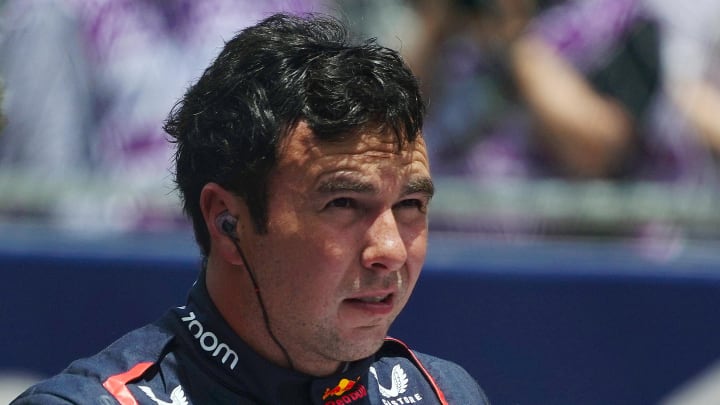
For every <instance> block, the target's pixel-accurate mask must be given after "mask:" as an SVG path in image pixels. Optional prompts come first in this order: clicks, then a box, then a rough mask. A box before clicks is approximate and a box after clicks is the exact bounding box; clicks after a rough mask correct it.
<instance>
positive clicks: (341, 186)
mask: <svg viewBox="0 0 720 405" xmlns="http://www.w3.org/2000/svg"><path fill="white" fill-rule="evenodd" d="M317 190H318V191H319V192H321V193H343V192H353V193H367V194H377V193H378V190H377V188H376V187H375V186H374V185H372V184H369V183H366V182H362V181H357V180H353V179H348V178H333V179H329V180H327V181H323V182H322V183H320V184H319V186H318V188H317ZM415 193H422V194H425V195H427V196H428V197H432V196H433V195H434V194H435V185H434V184H433V182H432V180H431V179H430V178H429V177H422V178H419V179H414V180H412V181H410V182H409V183H408V184H407V185H406V186H405V188H404V189H403V193H402V195H409V194H415Z"/></svg>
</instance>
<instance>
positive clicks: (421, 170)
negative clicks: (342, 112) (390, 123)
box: [277, 122, 430, 177]
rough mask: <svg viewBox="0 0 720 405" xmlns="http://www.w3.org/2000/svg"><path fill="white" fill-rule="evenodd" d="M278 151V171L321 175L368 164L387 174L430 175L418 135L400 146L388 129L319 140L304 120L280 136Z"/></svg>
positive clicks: (357, 169) (358, 168) (366, 166)
mask: <svg viewBox="0 0 720 405" xmlns="http://www.w3.org/2000/svg"><path fill="white" fill-rule="evenodd" d="M278 151H279V153H278V165H277V169H278V170H279V171H283V170H297V171H300V172H302V173H304V174H307V175H311V176H312V175H316V176H321V175H323V174H327V173H332V172H342V171H348V170H349V171H354V170H356V171H362V170H364V169H367V168H368V167H371V168H373V170H380V171H386V172H388V174H396V175H400V174H405V175H408V176H412V175H417V176H425V177H429V175H430V173H429V162H428V156H427V150H426V147H425V143H424V141H423V139H422V137H418V138H417V139H416V141H415V142H412V143H406V144H404V145H403V147H402V148H398V146H397V139H396V137H395V135H394V134H392V133H376V132H361V133H359V134H356V135H354V136H350V137H348V139H345V140H342V141H321V140H319V139H317V138H316V137H315V136H314V135H313V133H312V130H310V128H309V127H308V126H307V124H306V123H305V122H300V123H299V124H298V125H297V127H296V128H294V129H293V130H292V131H291V132H290V133H289V134H288V136H287V137H285V139H283V141H282V142H281V144H280V147H279V150H278ZM296 174H301V173H296Z"/></svg>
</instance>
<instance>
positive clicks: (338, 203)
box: [325, 197, 357, 208]
mask: <svg viewBox="0 0 720 405" xmlns="http://www.w3.org/2000/svg"><path fill="white" fill-rule="evenodd" d="M356 206H357V204H356V203H355V200H353V199H352V198H347V197H341V198H336V199H334V200H332V201H330V202H329V203H327V205H326V206H325V207H326V208H355V207H356Z"/></svg>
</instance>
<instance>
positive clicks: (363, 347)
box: [343, 331, 387, 361]
mask: <svg viewBox="0 0 720 405" xmlns="http://www.w3.org/2000/svg"><path fill="white" fill-rule="evenodd" d="M386 336H387V331H384V333H382V334H380V333H378V334H377V335H376V336H373V337H366V338H364V339H361V340H357V339H353V340H354V341H353V343H349V344H348V345H347V346H346V348H345V349H346V350H345V353H343V355H344V357H345V359H343V361H355V360H360V359H364V358H366V357H369V356H372V355H373V354H375V353H376V352H377V351H378V350H380V347H381V346H382V345H383V342H384V341H385V337H386Z"/></svg>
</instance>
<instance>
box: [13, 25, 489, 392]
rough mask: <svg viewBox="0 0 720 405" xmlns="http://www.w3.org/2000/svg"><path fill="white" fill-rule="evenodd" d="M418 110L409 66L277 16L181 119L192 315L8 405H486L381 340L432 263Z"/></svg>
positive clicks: (464, 383)
mask: <svg viewBox="0 0 720 405" xmlns="http://www.w3.org/2000/svg"><path fill="white" fill-rule="evenodd" d="M424 113H425V105H424V102H423V99H422V97H421V95H420V89H419V86H418V83H417V80H416V79H415V76H414V75H413V74H412V72H411V71H410V69H409V68H408V66H407V65H406V64H405V63H404V62H403V60H402V58H401V57H400V55H399V54H398V53H397V52H395V51H393V50H390V49H388V48H384V47H381V46H379V45H377V44H376V43H375V42H374V41H372V40H369V41H363V42H359V43H356V42H352V41H351V40H350V39H349V38H348V36H347V32H346V30H345V28H344V27H343V26H342V25H341V24H339V23H338V22H337V20H335V19H332V18H329V17H323V16H314V17H305V18H303V17H293V16H289V15H275V16H272V17H269V18H268V19H266V20H263V21H261V22H260V23H258V24H257V25H255V26H252V27H250V28H247V29H245V30H244V31H242V32H241V33H240V34H239V35H238V36H236V37H235V38H233V39H232V40H230V41H229V42H227V43H226V45H225V47H224V49H223V51H222V52H221V53H220V55H219V56H218V57H217V59H216V60H215V61H214V62H213V63H212V64H211V65H210V66H209V67H208V69H207V70H205V73H204V74H203V75H202V77H201V78H200V79H199V80H198V82H197V83H196V84H195V85H193V86H192V87H190V88H189V90H188V91H187V93H186V94H185V96H184V97H183V98H182V100H181V101H180V102H179V103H178V104H177V105H176V107H175V108H174V109H173V111H172V112H171V114H170V116H169V118H168V121H167V123H166V126H165V128H166V130H167V132H168V134H170V136H171V137H172V139H173V141H174V142H175V144H176V155H175V163H176V167H175V169H176V171H175V175H176V178H175V179H176V183H177V185H178V187H179V190H180V192H181V196H182V199H183V203H184V209H185V213H186V214H187V215H188V216H189V217H190V218H191V220H192V222H193V226H194V231H195V237H196V240H197V242H198V245H199V247H200V251H201V255H202V257H203V261H202V263H203V264H202V270H201V272H200V274H199V277H198V280H197V282H196V283H195V284H194V286H193V287H192V290H191V292H190V295H189V299H188V302H187V305H185V306H181V307H177V308H174V309H172V310H170V311H168V312H167V313H166V314H165V316H163V317H162V318H161V319H160V320H159V321H158V322H156V323H153V324H152V325H148V326H146V327H143V328H141V329H138V330H136V331H134V332H131V333H130V334H128V335H126V336H125V337H122V338H121V339H120V340H118V341H117V342H115V343H114V344H112V345H111V346H109V347H108V348H106V349H105V350H103V351H102V352H101V353H100V354H98V355H96V356H94V357H90V358H88V359H83V360H78V361H76V362H74V363H72V364H71V365H70V366H69V368H67V369H66V370H65V371H64V372H62V373H61V374H59V375H57V376H55V377H52V378H50V379H49V380H47V381H45V382H42V383H40V384H39V385H36V386H34V387H32V388H30V389H29V390H28V391H26V393H25V394H23V395H21V396H20V397H19V398H18V399H17V400H16V401H15V402H13V403H14V404H17V405H20V404H39V403H42V404H54V403H57V404H60V403H101V402H102V403H115V402H119V403H121V404H137V403H143V404H152V403H168V400H170V401H172V403H174V404H191V403H194V404H237V403H242V404H317V405H334V404H357V405H361V404H389V403H423V404H472V405H482V404H487V399H486V398H485V395H484V394H483V392H482V390H481V389H480V387H479V386H478V384H477V383H476V382H475V381H474V379H473V378H472V377H471V376H470V375H469V374H468V373H467V372H466V371H465V370H464V369H462V368H461V367H460V366H458V365H456V364H454V363H451V362H448V361H445V360H441V359H438V358H435V357H432V356H428V355H425V354H421V353H417V352H414V351H411V350H410V349H408V347H407V346H405V344H403V343H402V342H400V341H398V340H396V339H389V338H387V337H386V334H387V332H388V330H389V327H390V325H391V324H392V322H393V321H394V319H395V318H396V316H397V315H398V314H399V313H400V311H401V310H402V309H403V307H404V306H405V304H406V303H407V301H408V299H409V298H410V295H411V293H412V291H413V289H414V286H415V283H416V281H417V279H418V276H419V274H420V270H421V268H422V266H423V263H424V260H425V254H426V250H427V238H428V218H427V215H428V208H429V203H430V200H431V198H432V196H433V193H434V186H433V183H432V179H431V174H430V168H429V161H428V153H427V150H426V147H425V143H424V140H423V134H422V125H423V120H424Z"/></svg>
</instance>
